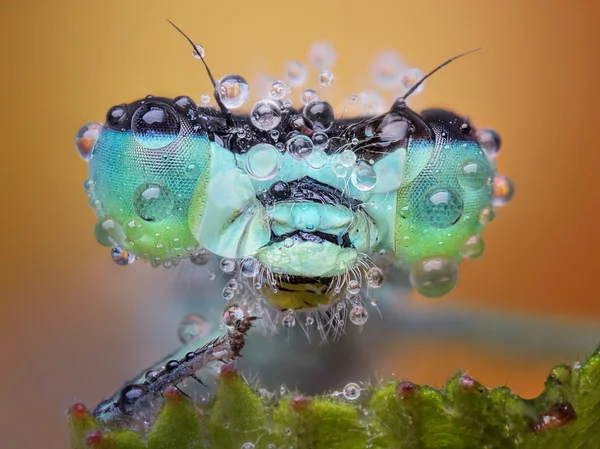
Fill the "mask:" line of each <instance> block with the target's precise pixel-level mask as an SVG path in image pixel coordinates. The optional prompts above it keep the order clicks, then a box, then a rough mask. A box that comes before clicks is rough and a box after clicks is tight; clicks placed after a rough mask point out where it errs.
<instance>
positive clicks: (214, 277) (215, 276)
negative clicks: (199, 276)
mask: <svg viewBox="0 0 600 449" xmlns="http://www.w3.org/2000/svg"><path fill="white" fill-rule="evenodd" d="M216 278H217V275H216V274H215V273H213V272H212V271H209V272H208V280H209V281H214V280H215V279H216Z"/></svg>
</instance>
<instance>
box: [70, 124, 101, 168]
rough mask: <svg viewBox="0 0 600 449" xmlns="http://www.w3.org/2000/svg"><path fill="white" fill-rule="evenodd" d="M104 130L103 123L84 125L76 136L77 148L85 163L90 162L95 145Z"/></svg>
mask: <svg viewBox="0 0 600 449" xmlns="http://www.w3.org/2000/svg"><path fill="white" fill-rule="evenodd" d="M101 130H102V123H99V122H90V123H87V124H85V125H83V126H82V127H81V128H79V131H77V134H75V148H76V149H77V152H78V153H79V155H80V156H81V157H82V158H83V160H84V161H86V162H87V161H89V160H90V157H91V155H92V150H93V149H94V144H95V143H96V140H97V139H98V135H99V134H100V131H101Z"/></svg>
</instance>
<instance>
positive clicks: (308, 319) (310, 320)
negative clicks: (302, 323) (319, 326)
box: [306, 316, 315, 326]
mask: <svg viewBox="0 0 600 449" xmlns="http://www.w3.org/2000/svg"><path fill="white" fill-rule="evenodd" d="M313 324H315V319H314V318H313V317H312V316H307V317H306V325H307V326H312V325H313Z"/></svg>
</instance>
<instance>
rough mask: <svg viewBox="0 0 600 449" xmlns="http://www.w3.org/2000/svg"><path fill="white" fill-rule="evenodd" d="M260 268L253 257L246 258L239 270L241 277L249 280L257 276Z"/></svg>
mask: <svg viewBox="0 0 600 449" xmlns="http://www.w3.org/2000/svg"><path fill="white" fill-rule="evenodd" d="M259 268H260V264H259V263H258V260H256V259H255V258H253V257H247V258H245V259H244V260H243V261H242V266H241V268H240V270H241V273H242V276H244V277H247V278H251V277H254V276H256V275H257V274H258V270H259Z"/></svg>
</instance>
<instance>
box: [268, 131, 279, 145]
mask: <svg viewBox="0 0 600 449" xmlns="http://www.w3.org/2000/svg"><path fill="white" fill-rule="evenodd" d="M270 135H271V139H273V140H274V141H275V142H277V140H278V139H279V131H278V130H276V129H273V130H271V132H270Z"/></svg>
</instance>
